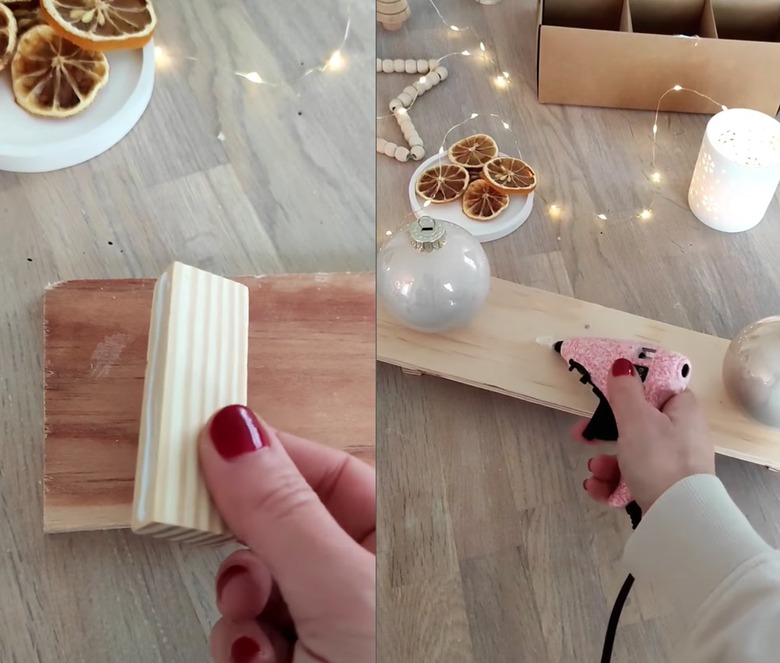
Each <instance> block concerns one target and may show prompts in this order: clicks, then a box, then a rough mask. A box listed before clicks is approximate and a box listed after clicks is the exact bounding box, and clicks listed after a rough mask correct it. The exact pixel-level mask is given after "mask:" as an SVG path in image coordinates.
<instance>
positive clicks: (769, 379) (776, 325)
mask: <svg viewBox="0 0 780 663" xmlns="http://www.w3.org/2000/svg"><path fill="white" fill-rule="evenodd" d="M723 383H724V385H725V387H726V392H727V393H728V395H729V397H730V398H731V399H732V400H733V401H734V402H735V403H736V404H737V406H738V407H739V408H740V409H741V410H742V411H743V412H744V413H745V414H747V415H749V416H751V417H753V418H754V419H756V420H757V421H759V422H761V423H763V424H766V425H767V426H772V427H773V428H780V316H773V317H770V318H764V319H763V320H759V321H758V322H754V323H753V324H751V325H748V326H747V327H745V329H743V330H742V331H741V332H740V333H739V334H737V336H736V337H735V338H734V340H733V341H732V342H731V344H730V345H729V348H728V350H727V351H726V357H725V359H724V360H723Z"/></svg>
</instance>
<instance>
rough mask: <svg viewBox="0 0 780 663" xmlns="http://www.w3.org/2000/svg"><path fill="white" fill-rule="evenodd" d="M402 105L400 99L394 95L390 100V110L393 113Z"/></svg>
mask: <svg viewBox="0 0 780 663" xmlns="http://www.w3.org/2000/svg"><path fill="white" fill-rule="evenodd" d="M402 107H403V103H401V100H400V99H399V98H398V97H396V98H395V99H391V100H390V110H391V111H392V112H393V113H395V111H397V110H398V109H399V108H402Z"/></svg>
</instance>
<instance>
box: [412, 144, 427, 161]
mask: <svg viewBox="0 0 780 663" xmlns="http://www.w3.org/2000/svg"><path fill="white" fill-rule="evenodd" d="M409 154H411V155H412V159H414V160H415V161H419V160H420V159H422V158H423V157H424V156H425V150H424V149H423V146H422V145H413V146H412V149H411V150H409Z"/></svg>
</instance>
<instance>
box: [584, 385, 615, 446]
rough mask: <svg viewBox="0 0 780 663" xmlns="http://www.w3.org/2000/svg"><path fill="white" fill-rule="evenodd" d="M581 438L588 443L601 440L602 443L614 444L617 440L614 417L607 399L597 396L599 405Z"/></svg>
mask: <svg viewBox="0 0 780 663" xmlns="http://www.w3.org/2000/svg"><path fill="white" fill-rule="evenodd" d="M582 437H583V438H585V439H586V440H588V441H591V440H602V441H604V442H614V441H616V440H617V439H618V429H617V422H616V421H615V415H614V413H613V412H612V408H611V407H610V405H609V403H608V402H607V399H606V398H604V397H603V396H599V405H598V407H597V408H596V411H595V412H594V413H593V416H592V417H591V419H590V421H589V422H588V425H587V426H586V427H585V430H584V431H582Z"/></svg>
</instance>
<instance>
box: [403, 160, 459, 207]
mask: <svg viewBox="0 0 780 663" xmlns="http://www.w3.org/2000/svg"><path fill="white" fill-rule="evenodd" d="M468 185H469V172H468V171H467V170H466V169H465V168H464V167H463V166H456V165H454V164H451V163H440V164H437V165H435V166H431V167H430V168H427V169H426V170H425V171H423V174H422V175H420V178H419V179H418V180H417V184H416V186H415V190H416V191H417V194H418V195H419V196H420V197H422V198H425V200H430V201H431V202H432V203H451V202H452V201H453V200H457V199H458V198H460V197H461V196H462V195H463V192H464V191H465V190H466V187H467V186H468Z"/></svg>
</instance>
